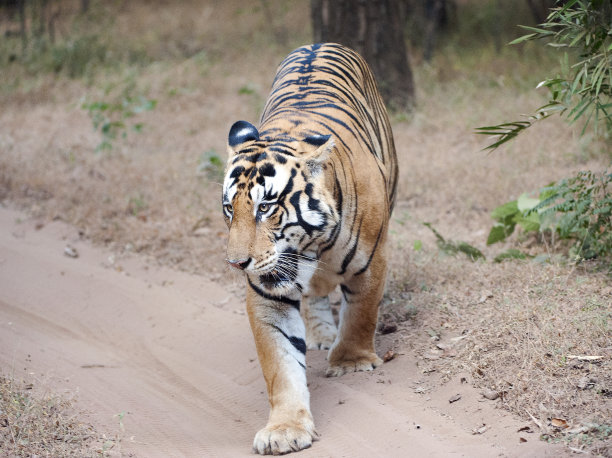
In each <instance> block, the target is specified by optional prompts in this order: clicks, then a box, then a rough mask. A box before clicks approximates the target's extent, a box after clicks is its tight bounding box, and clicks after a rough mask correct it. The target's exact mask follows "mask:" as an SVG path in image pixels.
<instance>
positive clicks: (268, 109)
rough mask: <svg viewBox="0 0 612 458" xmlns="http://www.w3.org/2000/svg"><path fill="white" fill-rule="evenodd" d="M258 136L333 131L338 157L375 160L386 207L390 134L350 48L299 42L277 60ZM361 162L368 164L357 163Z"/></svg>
mask: <svg viewBox="0 0 612 458" xmlns="http://www.w3.org/2000/svg"><path fill="white" fill-rule="evenodd" d="M260 131H261V133H260V135H261V137H270V138H274V137H275V136H278V134H279V133H281V134H283V135H286V136H287V137H288V138H301V137H303V136H304V134H311V135H324V134H331V135H332V136H333V137H334V138H336V139H340V140H341V141H340V142H337V143H336V147H337V150H338V155H339V156H340V159H342V160H346V161H348V162H349V163H350V164H351V165H352V166H359V165H366V164H368V165H370V163H371V159H372V158H370V157H369V156H370V155H373V156H374V157H375V158H376V161H375V164H376V166H377V168H378V169H379V172H380V174H381V175H382V176H383V178H384V180H385V182H386V189H387V200H388V206H389V210H392V209H393V205H394V202H395V190H396V185H397V170H398V169H397V156H396V153H395V145H394V143H393V134H392V132H391V126H390V124H389V118H388V116H387V112H386V110H385V106H384V103H383V101H382V99H381V97H380V94H379V92H378V89H377V87H376V81H375V79H374V76H373V74H372V72H371V70H370V68H369V67H368V65H367V63H366V62H365V61H364V60H363V58H362V57H361V56H360V55H359V54H357V53H356V52H355V51H353V50H352V49H350V48H347V47H345V46H342V45H339V44H334V43H326V44H314V45H310V46H303V47H301V48H298V49H296V50H295V51H293V52H292V53H291V54H289V55H288V56H287V57H286V58H285V60H283V62H282V63H281V64H280V66H279V68H278V70H277V72H276V77H275V79H274V82H273V84H272V90H271V92H270V96H269V97H268V100H267V102H266V105H265V107H264V110H263V113H262V116H261V121H260ZM359 161H365V162H366V164H360V163H359Z"/></svg>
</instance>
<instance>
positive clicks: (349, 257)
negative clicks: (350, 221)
mask: <svg viewBox="0 0 612 458" xmlns="http://www.w3.org/2000/svg"><path fill="white" fill-rule="evenodd" d="M360 234H361V223H359V228H358V229H357V236H356V237H355V243H354V244H353V246H352V248H351V250H350V251H349V252H348V254H347V255H346V257H345V258H344V260H343V261H342V270H341V271H340V272H338V275H343V274H344V273H345V272H346V268H347V267H348V265H349V264H350V263H351V261H352V260H353V256H355V253H356V252H357V245H358V244H359V235H360Z"/></svg>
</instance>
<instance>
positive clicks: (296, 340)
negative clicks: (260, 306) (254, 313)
mask: <svg viewBox="0 0 612 458" xmlns="http://www.w3.org/2000/svg"><path fill="white" fill-rule="evenodd" d="M267 324H268V325H269V326H271V327H273V328H274V329H276V330H277V331H278V332H280V333H281V334H282V335H283V336H284V337H285V339H287V340H288V341H289V342H291V345H293V346H294V347H295V349H296V350H297V351H299V352H300V353H301V354H303V355H305V354H306V342H305V341H304V339H302V338H301V337H296V336H288V335H287V333H286V332H285V331H283V330H282V329H281V328H279V327H278V326H276V325H275V324H272V323H267Z"/></svg>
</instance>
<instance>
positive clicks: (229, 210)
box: [223, 204, 234, 215]
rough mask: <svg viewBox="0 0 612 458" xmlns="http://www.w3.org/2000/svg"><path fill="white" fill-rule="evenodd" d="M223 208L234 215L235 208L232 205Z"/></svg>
mask: <svg viewBox="0 0 612 458" xmlns="http://www.w3.org/2000/svg"><path fill="white" fill-rule="evenodd" d="M223 208H224V209H225V211H226V212H227V213H229V214H230V215H231V214H233V213H234V207H232V204H225V205H224V206H223Z"/></svg>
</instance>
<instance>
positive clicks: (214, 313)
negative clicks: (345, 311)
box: [0, 209, 563, 458]
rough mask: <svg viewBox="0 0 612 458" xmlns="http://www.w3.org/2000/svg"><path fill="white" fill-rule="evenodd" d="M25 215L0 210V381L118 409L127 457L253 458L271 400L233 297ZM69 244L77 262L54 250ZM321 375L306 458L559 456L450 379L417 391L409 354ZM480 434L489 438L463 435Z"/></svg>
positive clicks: (112, 411) (105, 423) (318, 362)
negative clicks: (370, 367) (35, 385)
mask: <svg viewBox="0 0 612 458" xmlns="http://www.w3.org/2000/svg"><path fill="white" fill-rule="evenodd" d="M24 219H25V218H24V217H23V215H20V214H18V213H16V212H14V211H11V210H7V209H0V365H1V367H2V368H3V371H6V372H9V373H14V374H15V376H22V375H24V374H25V373H30V374H31V375H33V376H34V377H39V378H44V379H45V380H47V381H49V383H50V385H51V386H50V389H53V390H57V391H58V392H62V391H68V392H75V391H78V397H77V398H78V406H79V407H80V408H83V409H85V410H86V411H88V412H91V415H90V418H88V419H87V420H88V421H90V422H92V423H93V424H94V425H97V426H99V427H100V430H102V431H104V430H106V431H117V430H118V424H119V417H118V416H117V415H118V414H120V413H124V416H123V419H122V423H123V427H124V431H125V432H124V435H123V439H122V440H121V442H120V444H119V448H120V451H121V453H122V454H125V455H128V454H130V453H131V454H133V455H132V456H139V457H154V456H190V457H191V456H194V457H196V456H198V457H199V456H248V455H249V454H250V444H251V441H252V439H253V435H254V433H255V432H256V431H257V429H258V428H260V427H262V426H263V425H264V423H265V420H266V417H267V401H266V396H265V394H264V390H265V387H264V383H263V380H262V377H261V374H260V369H259V366H258V362H257V359H256V353H255V349H254V345H253V342H252V337H251V334H250V330H249V326H248V322H247V318H246V316H244V311H243V310H244V306H243V305H242V304H241V303H240V302H239V301H238V299H237V298H236V297H234V296H233V295H231V294H228V293H227V292H226V291H224V290H223V288H221V287H220V286H218V285H216V284H214V283H211V282H210V281H207V280H206V279H204V278H201V277H195V276H190V275H187V274H184V273H180V272H175V271H171V270H166V269H162V268H159V267H148V266H147V265H146V263H145V262H144V261H143V260H141V259H137V258H135V259H132V260H125V261H124V260H122V261H121V263H120V264H121V267H119V263H118V262H114V261H113V259H112V257H109V256H110V255H109V253H105V252H103V251H102V250H100V249H96V248H92V247H90V246H88V245H87V244H86V243H84V242H81V241H79V237H78V234H77V233H76V230H75V229H73V228H70V227H68V226H65V225H63V224H61V223H51V224H48V225H46V226H44V227H43V228H42V229H38V230H37V229H36V228H35V226H34V223H33V222H31V221H22V220H24ZM67 244H71V245H72V246H73V247H74V248H75V249H76V250H77V251H78V254H79V256H78V258H71V257H68V256H66V255H64V254H63V251H64V248H65V246H66V245H67ZM381 351H384V342H383V343H382V344H381V345H379V352H381ZM324 369H325V354H324V352H310V353H309V354H308V378H309V382H310V389H311V393H312V410H313V413H314V417H315V422H316V423H317V426H318V430H319V432H320V434H321V440H320V441H319V442H316V443H315V444H314V446H313V447H312V448H311V449H309V450H307V451H304V452H302V453H300V455H299V456H301V457H304V458H306V457H308V456H313V457H315V456H316V457H323V456H330V457H341V456H345V457H359V456H364V457H366V456H367V457H371V456H383V455H384V456H415V457H416V456H418V457H422V456H470V457H475V456H553V455H554V456H559V455H560V454H563V449H561V448H559V446H555V447H551V446H548V445H546V444H544V443H542V442H540V441H539V440H538V438H537V435H536V434H525V433H518V432H517V430H518V429H519V428H520V427H521V426H524V423H521V422H519V421H516V420H514V419H512V418H510V417H509V416H508V415H507V414H506V413H504V412H503V411H501V410H498V409H495V408H494V404H493V403H492V402H489V401H487V402H481V401H482V398H481V396H480V395H479V394H478V393H476V392H475V390H474V389H473V388H471V387H470V386H469V384H462V383H460V382H459V380H458V379H457V380H452V381H451V382H449V383H448V384H446V385H443V386H442V387H439V388H437V389H435V390H434V391H432V392H429V393H427V394H426V395H424V394H417V393H415V392H414V391H415V390H414V384H415V381H416V380H418V379H419V378H420V377H422V374H421V373H420V370H419V369H418V368H417V365H416V361H415V359H413V358H412V357H411V355H410V354H404V355H400V356H399V357H397V358H396V359H394V360H392V361H390V362H389V363H387V364H385V365H384V366H383V367H382V368H380V369H378V370H376V371H375V372H373V373H357V374H350V375H347V376H344V377H341V378H339V379H327V378H325V377H324ZM22 371H24V372H22ZM458 393H459V394H461V395H462V398H461V400H460V401H458V402H455V403H453V404H450V403H449V402H448V400H449V398H450V397H451V396H453V395H454V394H458ZM482 424H486V425H487V427H488V429H487V430H486V432H485V433H484V434H481V435H474V434H472V430H473V429H475V428H478V427H479V426H481V425H482ZM519 437H523V438H524V439H527V442H523V443H521V442H519V441H520V439H519Z"/></svg>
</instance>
